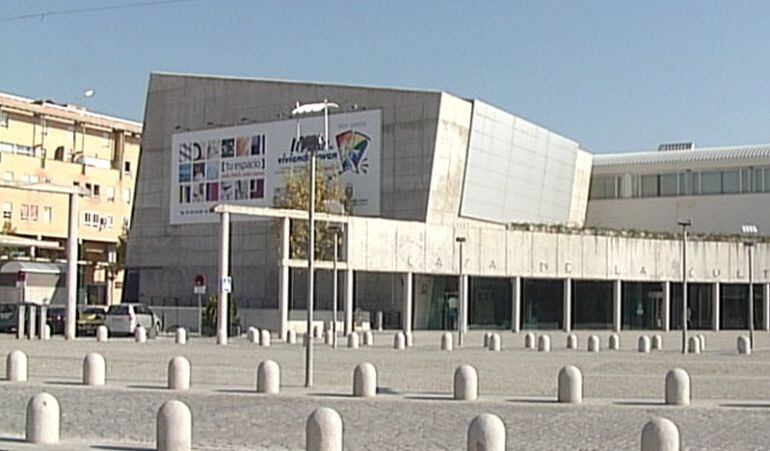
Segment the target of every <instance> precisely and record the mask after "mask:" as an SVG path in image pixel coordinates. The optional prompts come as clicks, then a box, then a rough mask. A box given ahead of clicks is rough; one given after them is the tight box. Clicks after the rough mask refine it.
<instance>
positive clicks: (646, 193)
mask: <svg viewBox="0 0 770 451" xmlns="http://www.w3.org/2000/svg"><path fill="white" fill-rule="evenodd" d="M642 197H658V176H657V175H655V174H652V175H643V176H642Z"/></svg>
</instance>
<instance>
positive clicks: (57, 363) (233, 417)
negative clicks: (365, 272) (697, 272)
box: [0, 331, 770, 451]
mask: <svg viewBox="0 0 770 451" xmlns="http://www.w3.org/2000/svg"><path fill="white" fill-rule="evenodd" d="M500 333H501V335H502V341H503V350H502V352H500V353H495V352H490V351H487V350H486V349H485V348H483V346H482V344H483V332H480V331H474V332H472V333H471V334H470V335H469V336H468V337H467V338H466V346H465V347H464V348H463V349H462V350H458V349H457V348H455V350H454V351H452V352H442V351H439V343H440V333H438V332H415V333H414V341H415V343H414V344H415V346H414V347H412V348H410V349H408V350H405V351H397V350H394V349H392V343H393V331H390V332H382V333H375V346H373V347H362V348H360V349H357V350H353V349H347V348H345V347H341V348H339V349H336V350H333V349H330V348H329V347H327V346H325V345H323V344H322V343H321V342H320V341H319V342H317V345H316V372H315V375H316V380H315V386H314V387H313V388H312V389H310V390H307V389H305V388H303V381H304V375H303V365H304V348H303V347H302V346H301V345H299V344H297V345H287V344H283V343H277V342H275V341H274V342H273V344H272V346H271V347H269V348H265V347H260V346H259V345H256V344H253V343H249V342H248V341H247V340H246V339H245V338H236V339H232V340H231V342H230V344H229V345H228V346H225V347H222V346H217V345H216V344H214V339H213V338H197V337H192V338H191V339H190V340H189V341H188V343H187V344H186V345H176V344H174V341H173V338H171V337H161V338H159V339H157V340H148V342H147V343H142V344H140V343H134V342H133V340H131V339H127V338H126V339H114V340H110V341H109V342H106V343H97V342H96V341H95V340H94V339H93V338H86V339H79V340H78V341H77V342H74V343H73V342H65V341H64V340H62V339H61V338H60V337H56V338H55V339H53V340H51V341H49V342H40V341H17V340H15V339H13V338H11V337H10V336H7V335H6V336H2V338H0V350H2V353H3V354H7V353H8V352H10V351H12V350H14V349H21V350H23V351H24V352H26V353H27V354H28V356H29V381H28V382H25V383H9V382H2V383H0V393H1V395H0V449H14V450H15V449H39V448H40V446H39V445H35V446H33V445H27V444H24V443H22V442H21V441H20V440H21V439H22V438H23V434H24V424H25V408H26V403H27V401H28V399H29V398H30V397H31V396H32V395H33V394H34V393H37V392H40V391H46V392H49V393H51V394H53V395H54V396H56V397H57V398H58V399H59V402H60V404H61V412H62V424H61V431H62V444H61V445H58V447H53V448H55V449H72V450H79V449H83V450H85V449H102V450H123V451H126V450H141V449H154V443H155V418H156V413H157V410H158V408H159V407H160V405H161V404H162V403H163V402H164V401H166V400H168V399H179V400H182V401H184V402H185V403H187V404H188V405H189V406H190V408H191V410H192V414H193V446H194V448H195V449H202V450H247V449H248V450H263V449H264V450H267V449H270V450H297V449H304V446H305V420H306V418H307V416H308V415H309V414H310V412H312V411H313V409H315V408H316V407H319V406H327V407H332V408H334V409H336V410H337V411H338V412H339V413H340V415H341V416H342V418H343V422H344V443H345V448H346V449H351V450H353V449H355V450H358V449H371V450H406V449H414V450H428V449H447V450H458V449H465V440H466V432H467V428H468V424H469V423H470V421H471V419H473V417H475V416H476V415H478V414H480V413H484V412H490V413H494V414H496V415H498V416H499V417H500V418H501V419H502V420H503V421H504V422H505V425H506V429H507V434H508V436H507V438H508V449H509V450H541V449H542V450H555V449H563V450H575V449H580V450H620V449H639V440H640V433H641V429H642V427H643V425H644V424H645V422H647V421H648V420H649V419H650V418H652V417H654V416H665V417H667V418H669V419H671V420H673V421H674V422H675V423H676V424H677V425H678V426H679V428H680V432H681V437H682V441H683V444H684V446H685V449H692V450H707V449H708V450H718V449H719V450H747V449H753V450H760V449H770V445H768V443H770V428H768V424H770V334H767V333H764V332H760V333H757V344H756V348H757V349H756V350H755V352H754V354H753V355H750V356H746V355H738V354H737V352H736V345H735V342H736V337H737V336H738V335H739V333H738V332H719V333H714V332H704V335H705V337H706V350H705V352H703V353H702V354H700V355H682V354H681V353H680V351H679V349H680V344H681V334H680V333H675V332H672V333H666V334H663V337H664V338H663V341H664V350H663V351H653V352H652V353H650V354H640V353H638V352H637V351H636V348H637V339H638V337H639V335H640V333H634V332H624V333H622V334H620V337H621V350H620V351H609V350H607V349H606V346H607V340H608V337H609V332H604V331H603V332H599V333H597V334H598V335H599V336H600V337H601V339H602V352H600V353H598V354H595V353H588V352H586V350H585V349H586V340H587V336H588V335H589V333H578V337H579V348H580V349H579V350H568V349H565V343H566V334H565V333H563V332H553V331H549V332H548V333H549V335H550V336H551V343H552V344H551V346H552V350H551V352H549V353H541V352H537V351H536V350H531V349H524V334H523V333H519V334H513V333H511V332H508V331H500ZM343 342H344V340H341V344H344V343H343ZM89 352H99V353H101V354H102V355H104V357H105V358H106V360H107V386H105V387H84V386H82V385H80V383H81V380H82V379H81V378H82V366H81V365H82V360H83V357H84V356H85V355H86V354H87V353H89ZM177 355H183V356H185V357H187V358H188V359H189V360H190V362H191V364H192V387H191V389H190V390H189V391H184V392H171V391H169V390H166V388H165V387H166V370H167V364H168V361H169V359H171V358H172V357H174V356H177ZM265 359H273V360H275V361H276V362H278V363H279V364H280V366H281V394H280V395H272V396H267V395H259V394H257V393H255V388H254V387H255V379H256V366H257V364H258V363H259V362H260V361H262V360H265ZM2 361H3V363H2V364H3V365H5V359H2ZM363 361H369V362H371V363H373V364H374V365H375V366H376V367H377V370H378V377H379V383H378V386H379V388H378V390H379V395H378V397H377V398H375V399H356V398H353V397H351V396H350V393H351V390H352V380H353V369H354V367H355V366H356V364H358V363H359V362H363ZM462 363H468V364H471V365H473V366H474V367H476V368H477V370H478V374H479V393H480V398H479V400H478V401H473V402H460V401H453V400H452V399H451V397H452V377H453V372H454V369H455V368H456V367H457V366H458V365H460V364H462ZM569 364H571V365H576V366H578V367H579V368H580V369H581V370H582V372H583V377H584V384H585V385H584V402H583V404H582V405H580V406H572V405H560V404H557V403H555V401H554V400H555V398H556V389H557V374H558V371H559V369H560V368H561V367H563V366H565V365H569ZM674 367H681V368H684V369H685V370H687V371H688V372H689V374H690V376H691V379H692V398H693V401H692V404H691V405H690V406H689V407H670V406H665V405H663V394H664V378H665V374H666V372H667V371H668V370H669V369H671V368H674Z"/></svg>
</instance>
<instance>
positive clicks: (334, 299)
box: [332, 229, 339, 348]
mask: <svg viewBox="0 0 770 451" xmlns="http://www.w3.org/2000/svg"><path fill="white" fill-rule="evenodd" d="M337 233H338V232H337V229H334V281H333V283H332V305H333V307H332V334H334V336H333V338H332V346H333V347H335V348H336V347H337V259H338V258H339V257H338V255H337V243H338V242H339V241H338V240H339V238H338V235H337Z"/></svg>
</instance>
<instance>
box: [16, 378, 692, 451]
mask: <svg viewBox="0 0 770 451" xmlns="http://www.w3.org/2000/svg"><path fill="white" fill-rule="evenodd" d="M572 368H574V367H572ZM60 420H61V409H60V406H59V401H58V400H57V399H56V398H55V397H54V396H53V395H51V394H49V393H38V394H36V395H34V396H33V397H32V398H31V399H30V400H29V402H28V403H27V412H26V427H25V440H26V442H28V443H34V444H40V445H54V444H57V443H59V440H60V435H61V431H60ZM155 440H156V441H155V443H156V449H157V450H158V451H190V450H191V449H192V412H191V411H190V408H189V407H188V406H187V404H185V403H183V402H182V401H178V400H169V401H166V402H164V403H163V404H162V405H161V406H160V408H159V409H158V414H157V417H156V438H155ZM679 445H680V440H679V429H678V428H677V426H676V425H675V424H674V423H673V422H672V421H671V420H668V419H666V418H653V419H652V420H650V421H649V422H647V423H646V424H645V425H644V427H643V428H642V434H641V450H642V451H678V450H679ZM506 447H507V443H506V429H505V424H504V423H503V421H502V419H500V417H498V416H497V415H494V414H490V413H482V414H481V415H478V416H476V417H475V418H473V420H471V422H470V424H469V425H468V432H467V449H468V451H477V450H484V451H504V450H505V449H506ZM305 449H306V450H307V451H342V449H343V422H342V417H341V416H340V414H339V413H338V412H337V411H336V410H334V409H331V408H328V407H320V408H318V409H315V410H314V411H313V412H312V413H311V414H310V416H308V418H307V421H306V423H305Z"/></svg>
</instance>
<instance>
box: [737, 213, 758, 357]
mask: <svg viewBox="0 0 770 451" xmlns="http://www.w3.org/2000/svg"><path fill="white" fill-rule="evenodd" d="M741 231H742V232H743V245H744V246H745V247H746V249H747V250H748V254H749V255H748V260H749V262H748V263H749V346H750V347H751V349H754V266H753V265H754V261H753V260H754V258H753V257H754V252H753V251H754V243H755V237H756V235H757V234H758V233H759V228H758V227H757V226H756V225H754V224H744V225H743V226H742V227H741Z"/></svg>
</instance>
